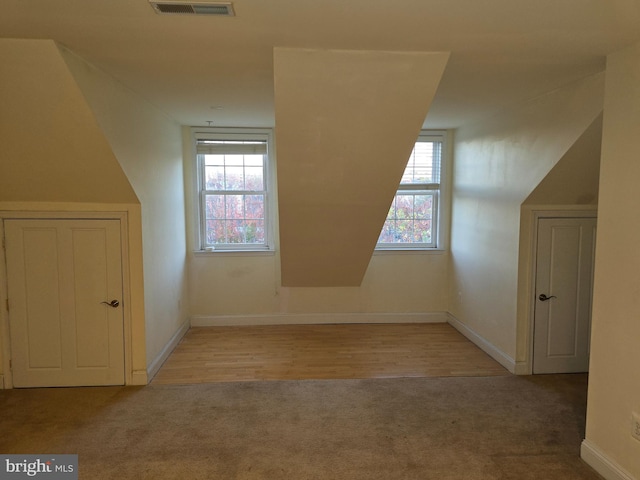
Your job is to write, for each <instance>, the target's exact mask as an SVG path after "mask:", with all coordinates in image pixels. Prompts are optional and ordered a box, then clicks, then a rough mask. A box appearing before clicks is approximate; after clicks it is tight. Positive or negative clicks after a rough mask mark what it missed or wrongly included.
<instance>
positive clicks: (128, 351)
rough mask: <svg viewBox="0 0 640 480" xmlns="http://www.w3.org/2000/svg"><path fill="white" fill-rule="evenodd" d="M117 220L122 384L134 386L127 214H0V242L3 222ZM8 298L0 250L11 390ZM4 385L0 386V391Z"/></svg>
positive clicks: (3, 336) (0, 314)
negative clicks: (119, 260) (119, 256)
mask: <svg viewBox="0 0 640 480" xmlns="http://www.w3.org/2000/svg"><path fill="white" fill-rule="evenodd" d="M9 219H11V220H20V219H24V220H38V219H42V220H118V221H119V222H120V250H121V253H122V314H123V321H124V332H123V333H124V370H125V371H124V381H125V385H132V384H134V372H133V362H132V330H131V329H132V313H131V285H130V262H129V223H128V220H129V218H128V213H127V212H115V211H114V212H107V211H105V212H102V211H88V212H81V211H77V212H66V211H64V212H62V211H22V212H21V211H0V239H1V240H2V242H4V233H5V232H4V220H9ZM7 298H8V285H7V263H6V252H5V249H4V245H3V248H0V306H1V308H0V342H2V343H1V345H0V350H2V365H3V367H4V368H3V369H4V371H3V372H2V373H0V377H2V376H3V375H4V388H5V389H10V388H13V377H12V373H11V368H9V365H10V364H11V342H10V335H9V328H10V327H9V312H8V311H7V309H6V305H7ZM2 387H3V386H2V385H0V388H2Z"/></svg>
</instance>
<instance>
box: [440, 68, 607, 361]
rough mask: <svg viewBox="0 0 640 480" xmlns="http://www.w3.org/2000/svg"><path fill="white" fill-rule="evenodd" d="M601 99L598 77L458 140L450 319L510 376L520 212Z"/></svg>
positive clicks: (471, 129)
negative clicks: (483, 345) (487, 347)
mask: <svg viewBox="0 0 640 480" xmlns="http://www.w3.org/2000/svg"><path fill="white" fill-rule="evenodd" d="M603 91H604V75H603V74H598V75H595V76H592V77H588V78H585V79H584V80H581V81H578V82H575V83H573V84H570V85H568V86H566V87H564V88H561V89H558V90H555V91H553V92H550V93H549V94H547V95H544V96H542V97H539V98H536V99H534V100H532V101H529V102H527V103H525V104H523V105H521V106H520V107H519V108H517V109H513V110H509V111H505V112H502V113H501V114H499V115H496V116H494V117H492V118H487V119H485V120H483V121H482V122H480V123H478V124H474V125H470V126H465V127H462V128H460V129H459V130H458V131H457V132H456V136H455V147H454V154H455V159H454V184H453V206H452V208H453V213H452V231H451V264H450V270H449V275H450V277H449V278H450V281H449V312H450V313H451V314H452V315H453V316H454V317H455V319H456V320H457V322H458V325H459V326H460V327H461V328H463V329H467V330H469V331H471V332H473V333H474V334H475V335H478V336H479V337H480V338H482V339H484V340H485V341H486V342H488V344H490V345H491V346H492V348H493V352H494V354H495V356H496V357H497V358H499V359H500V361H501V362H502V363H503V364H505V366H507V367H508V368H509V369H510V370H512V371H515V370H516V364H517V363H518V362H520V361H522V360H523V359H522V358H520V357H519V354H520V352H519V349H518V348H517V341H518V339H517V326H518V320H517V297H518V281H519V275H520V272H519V233H520V207H521V204H522V203H523V202H524V201H525V199H526V198H527V197H528V196H529V195H530V194H531V193H532V191H534V189H535V188H536V186H537V185H539V184H540V182H541V181H542V180H543V179H544V178H545V176H546V175H547V174H548V173H549V172H550V171H551V169H552V168H553V167H554V165H556V163H557V162H558V161H559V160H560V159H561V158H562V157H563V156H564V155H565V154H566V153H567V151H569V149H570V148H571V147H572V145H574V144H575V142H576V141H577V140H578V138H579V137H580V136H581V135H582V134H583V132H585V130H587V128H588V127H589V126H590V125H591V124H592V122H593V121H594V120H595V119H596V117H598V115H599V114H600V112H601V111H602V102H603Z"/></svg>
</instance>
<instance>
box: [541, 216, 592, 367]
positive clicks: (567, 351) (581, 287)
mask: <svg viewBox="0 0 640 480" xmlns="http://www.w3.org/2000/svg"><path fill="white" fill-rule="evenodd" d="M595 238H596V219H595V218H540V219H539V220H538V248H537V254H536V282H535V286H536V288H535V315H534V344H533V373H572V372H587V371H588V370H589V341H590V333H591V294H592V286H593V260H594V252H595Z"/></svg>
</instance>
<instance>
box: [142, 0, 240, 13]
mask: <svg viewBox="0 0 640 480" xmlns="http://www.w3.org/2000/svg"><path fill="white" fill-rule="evenodd" d="M149 3H150V4H151V6H152V7H153V9H154V10H155V11H156V13H161V14H177V15H214V16H218V17H233V16H234V15H235V13H234V11H233V5H232V4H231V3H226V2H179V1H178V2H175V1H174V2H170V1H166V2H165V1H149Z"/></svg>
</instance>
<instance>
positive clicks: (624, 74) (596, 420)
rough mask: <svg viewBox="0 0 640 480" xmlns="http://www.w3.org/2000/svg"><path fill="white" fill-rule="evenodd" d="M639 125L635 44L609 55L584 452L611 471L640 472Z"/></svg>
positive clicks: (639, 57)
mask: <svg viewBox="0 0 640 480" xmlns="http://www.w3.org/2000/svg"><path fill="white" fill-rule="evenodd" d="M639 131H640V44H637V45H635V46H633V47H630V48H628V49H626V50H624V51H621V52H618V53H615V54H613V55H610V56H609V57H608V60H607V73H606V92H605V103H604V127H603V137H602V160H601V164H600V200H599V208H598V237H597V247H596V263H595V280H594V281H595V284H594V292H593V324H592V335H591V364H590V375H589V395H588V403H587V429H586V440H585V443H584V444H583V457H585V458H586V459H587V460H588V461H589V463H591V464H592V465H594V466H596V467H599V468H601V472H602V473H604V474H607V475H608V476H607V478H636V479H640V441H638V440H636V439H634V438H632V437H631V435H630V432H631V412H637V413H638V414H640V368H639V367H640V253H638V245H640V215H638V211H637V210H638V205H640V189H639V188H638V184H639V182H640V161H639V159H638V152H640V135H638V132H639ZM602 467H606V468H604V470H602ZM623 475H627V476H626V477H624V476H623Z"/></svg>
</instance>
